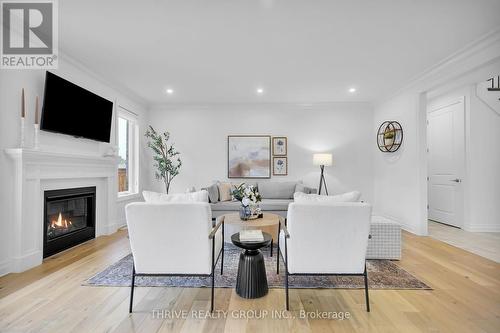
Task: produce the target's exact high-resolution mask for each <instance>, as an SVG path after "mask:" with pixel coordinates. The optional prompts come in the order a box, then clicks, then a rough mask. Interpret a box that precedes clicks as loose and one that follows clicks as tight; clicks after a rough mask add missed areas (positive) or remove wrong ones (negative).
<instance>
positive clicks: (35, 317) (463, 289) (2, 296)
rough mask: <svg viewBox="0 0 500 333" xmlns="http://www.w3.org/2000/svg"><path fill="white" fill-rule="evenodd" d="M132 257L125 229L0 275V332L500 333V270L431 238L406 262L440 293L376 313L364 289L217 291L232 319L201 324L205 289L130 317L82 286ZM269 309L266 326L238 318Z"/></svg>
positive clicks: (173, 295) (169, 292)
mask: <svg viewBox="0 0 500 333" xmlns="http://www.w3.org/2000/svg"><path fill="white" fill-rule="evenodd" d="M128 252H129V246H128V239H127V238H126V232H125V231H119V232H117V233H116V234H114V235H111V236H106V237H100V238H98V239H96V240H93V241H90V242H87V243H85V244H83V245H81V246H79V247H77V248H74V249H72V250H69V251H66V252H64V253H61V254H58V255H56V256H53V257H51V258H50V259H48V260H46V261H45V262H44V263H43V265H41V266H39V267H36V268H34V269H32V270H30V271H27V272H24V273H21V274H9V275H7V276H4V277H2V278H0V332H9V333H10V332H51V333H52V332H201V331H203V332H257V331H260V332H268V331H269V332H271V331H272V332H289V331H292V332H333V331H336V332H344V331H345V332H368V331H369V332H474V333H479V332H500V264H498V263H495V262H493V261H490V260H488V259H485V258H482V257H479V256H477V255H475V254H472V253H469V252H466V251H464V250H461V249H459V248H456V247H453V246H451V245H448V244H446V243H443V242H440V241H437V240H435V239H433V238H430V237H418V236H415V235H412V234H409V233H404V249H403V260H401V261H400V262H399V265H400V266H401V267H403V268H404V269H406V270H407V271H409V272H411V273H412V274H414V275H415V276H417V277H419V278H420V279H421V280H423V281H424V282H426V283H427V284H428V285H430V286H431V287H433V288H434V290H432V291H428V290H390V291H387V290H372V291H370V300H371V306H372V312H371V313H367V312H365V304H364V293H363V291H362V290H338V289H332V290H325V289H322V290H318V289H307V290H306V289H302V290H291V292H290V297H291V299H290V301H291V303H290V305H291V308H292V309H293V310H294V311H291V312H289V313H287V312H280V311H281V310H282V309H283V307H284V291H283V290H281V289H271V290H270V293H269V294H268V295H267V296H266V297H263V298H261V299H257V300H244V299H241V298H239V297H238V296H237V295H236V294H235V292H234V290H232V289H217V290H216V303H215V306H216V309H217V310H221V311H222V310H224V311H228V312H227V313H226V315H227V317H226V318H224V313H222V312H219V314H220V315H221V316H220V317H219V318H207V319H203V318H202V319H200V318H195V317H194V316H193V315H192V314H193V313H196V314H201V315H204V314H206V313H207V312H205V311H207V310H208V308H209V297H210V290H209V289H208V288H204V289H197V288H136V294H135V297H134V300H135V302H134V303H135V305H134V313H133V314H132V315H131V316H130V315H129V314H128V302H129V288H118V287H84V286H81V283H82V282H83V281H84V280H86V279H87V278H88V277H90V276H92V275H93V274H95V273H97V272H99V271H100V270H102V269H104V268H105V267H106V266H108V265H109V264H111V263H113V262H115V261H117V260H118V259H120V258H121V257H123V256H125V255H126V254H127V253H128ZM154 310H157V311H154ZM158 310H175V311H176V312H175V313H172V312H170V313H167V312H162V311H158ZM182 310H184V311H187V313H188V314H189V316H188V317H187V318H180V319H172V318H166V316H167V315H168V314H171V315H174V314H178V315H181V317H182V312H181V311H182ZM239 310H258V311H257V312H252V311H249V312H239ZM263 310H267V311H268V315H267V316H266V317H265V318H263V319H258V318H237V317H238V316H235V315H236V314H240V315H244V314H249V315H251V314H257V315H258V314H263V312H262V311H263ZM273 310H278V312H277V313H273V312H272V311H273ZM300 310H304V311H308V312H310V314H311V315H314V314H315V313H316V312H315V311H316V310H317V311H319V312H323V311H325V312H330V314H331V312H334V311H335V312H349V313H350V318H349V319H344V320H338V319H316V318H301V317H300ZM191 311H200V312H191ZM259 311H260V312H259ZM216 314H217V313H216ZM272 314H274V315H283V314H284V315H288V316H290V318H282V319H278V318H273V317H272ZM162 316H163V317H162ZM292 316H295V318H291V317H292ZM275 317H276V316H275Z"/></svg>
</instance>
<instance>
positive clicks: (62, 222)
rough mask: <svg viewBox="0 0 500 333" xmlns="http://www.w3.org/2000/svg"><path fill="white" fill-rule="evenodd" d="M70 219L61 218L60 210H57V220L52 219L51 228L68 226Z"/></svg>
mask: <svg viewBox="0 0 500 333" xmlns="http://www.w3.org/2000/svg"><path fill="white" fill-rule="evenodd" d="M71 224H72V223H71V221H70V220H66V219H64V220H63V218H62V214H61V212H59V217H58V218H57V220H52V221H51V222H50V227H51V228H53V229H60V228H69V227H70V226H71Z"/></svg>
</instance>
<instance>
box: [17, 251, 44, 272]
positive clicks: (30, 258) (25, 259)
mask: <svg viewBox="0 0 500 333" xmlns="http://www.w3.org/2000/svg"><path fill="white" fill-rule="evenodd" d="M42 262H43V253H42V251H38V250H37V251H33V252H31V253H28V254H25V255H23V256H21V257H14V258H12V264H11V271H12V273H21V272H24V271H26V270H28V269H30V268H33V267H35V266H38V265H40V264H42Z"/></svg>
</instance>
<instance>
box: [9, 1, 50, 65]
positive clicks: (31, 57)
mask: <svg viewBox="0 0 500 333" xmlns="http://www.w3.org/2000/svg"><path fill="white" fill-rule="evenodd" d="M1 18H2V33H1V37H2V41H1V46H2V52H1V63H0V68H2V69H56V68H57V46H58V35H57V3H56V1H55V0H31V1H29V2H28V1H19V0H18V1H2V2H1Z"/></svg>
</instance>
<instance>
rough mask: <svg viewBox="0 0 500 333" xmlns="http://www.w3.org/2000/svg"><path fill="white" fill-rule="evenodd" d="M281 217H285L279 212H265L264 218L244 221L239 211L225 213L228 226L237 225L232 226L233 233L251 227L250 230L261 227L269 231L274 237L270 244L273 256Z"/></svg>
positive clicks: (225, 222) (264, 230)
mask: <svg viewBox="0 0 500 333" xmlns="http://www.w3.org/2000/svg"><path fill="white" fill-rule="evenodd" d="M280 219H283V217H281V216H279V215H277V214H272V213H264V215H263V217H262V218H257V219H254V220H248V221H243V220H242V219H240V214H239V213H230V214H224V224H225V225H226V226H234V227H235V228H231V234H232V233H233V232H237V231H239V230H244V229H249V230H251V229H260V230H262V231H263V232H267V233H269V234H270V235H271V237H272V240H271V244H270V245H271V257H272V256H273V245H274V242H277V240H278V235H279V222H280ZM228 229H229V228H228ZM228 238H229V237H228Z"/></svg>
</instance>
